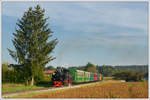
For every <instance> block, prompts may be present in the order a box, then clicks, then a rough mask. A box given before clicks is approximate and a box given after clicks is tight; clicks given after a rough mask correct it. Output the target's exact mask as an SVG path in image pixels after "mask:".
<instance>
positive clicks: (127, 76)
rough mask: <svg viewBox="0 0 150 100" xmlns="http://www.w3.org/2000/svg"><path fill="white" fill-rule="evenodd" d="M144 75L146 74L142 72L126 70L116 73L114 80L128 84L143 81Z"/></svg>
mask: <svg viewBox="0 0 150 100" xmlns="http://www.w3.org/2000/svg"><path fill="white" fill-rule="evenodd" d="M144 75H145V73H143V72H141V71H131V70H125V71H121V72H117V73H115V74H114V75H113V77H114V79H120V80H126V81H127V82H128V81H141V80H142V79H143V77H144Z"/></svg>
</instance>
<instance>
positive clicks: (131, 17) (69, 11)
mask: <svg viewBox="0 0 150 100" xmlns="http://www.w3.org/2000/svg"><path fill="white" fill-rule="evenodd" d="M37 4H39V5H40V6H41V8H44V9H45V17H50V18H49V20H48V23H49V28H50V29H51V30H52V31H53V32H54V33H53V38H52V39H55V38H57V39H58V41H59V42H58V44H57V45H56V47H55V49H54V52H53V53H52V54H51V55H52V56H54V57H56V59H55V60H53V61H51V62H49V63H48V65H53V66H64V67H69V66H79V65H85V64H87V63H88V62H91V63H93V64H96V65H143V64H148V3H147V2H2V62H8V63H9V64H11V63H16V62H15V61H14V60H13V59H12V58H11V56H10V55H9V53H8V50H7V48H9V49H11V50H15V48H14V46H13V44H12V39H13V35H12V33H14V32H15V28H16V27H17V26H16V23H17V20H18V19H20V18H21V17H22V16H23V13H24V12H25V11H27V10H28V8H29V7H34V6H36V5H37Z"/></svg>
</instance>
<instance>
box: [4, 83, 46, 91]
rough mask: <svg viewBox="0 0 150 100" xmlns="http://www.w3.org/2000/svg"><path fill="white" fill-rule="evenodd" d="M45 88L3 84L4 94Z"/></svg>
mask: <svg viewBox="0 0 150 100" xmlns="http://www.w3.org/2000/svg"><path fill="white" fill-rule="evenodd" d="M40 88H43V87H42V86H25V85H24V84H14V83H3V84H2V93H9V92H17V91H24V90H34V89H40Z"/></svg>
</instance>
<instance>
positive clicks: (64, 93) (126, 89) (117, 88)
mask: <svg viewBox="0 0 150 100" xmlns="http://www.w3.org/2000/svg"><path fill="white" fill-rule="evenodd" d="M13 98H148V82H116V81H107V82H98V83H95V84H92V85H88V86H82V87H78V88H69V89H62V90H55V91H49V92H42V93H32V94H26V95H19V96H16V97H13Z"/></svg>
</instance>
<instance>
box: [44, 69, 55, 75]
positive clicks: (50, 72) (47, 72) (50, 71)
mask: <svg viewBox="0 0 150 100" xmlns="http://www.w3.org/2000/svg"><path fill="white" fill-rule="evenodd" d="M54 72H55V70H45V71H44V72H43V73H44V74H52V73H54Z"/></svg>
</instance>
